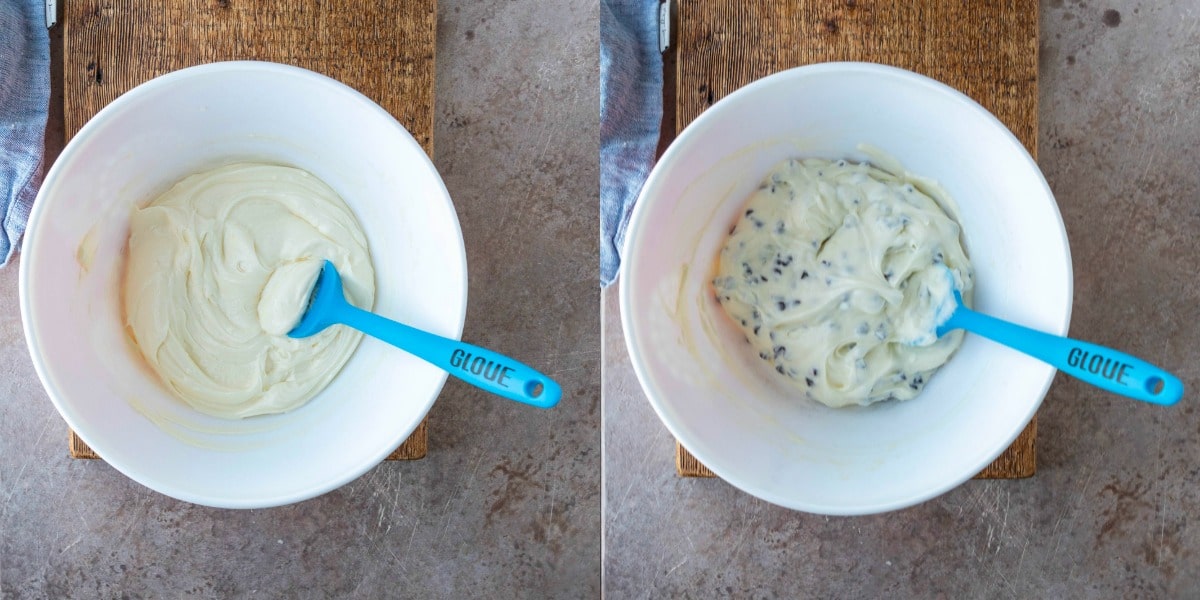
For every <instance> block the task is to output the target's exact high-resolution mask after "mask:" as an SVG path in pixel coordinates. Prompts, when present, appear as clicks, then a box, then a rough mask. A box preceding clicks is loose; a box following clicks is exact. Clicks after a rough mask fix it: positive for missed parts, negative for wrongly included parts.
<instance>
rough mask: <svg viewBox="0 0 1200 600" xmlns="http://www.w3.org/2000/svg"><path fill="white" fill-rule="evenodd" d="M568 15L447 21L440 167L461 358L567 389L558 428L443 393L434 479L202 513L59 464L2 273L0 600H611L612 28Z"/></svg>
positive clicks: (53, 428) (503, 4)
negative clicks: (607, 334) (605, 125)
mask: <svg viewBox="0 0 1200 600" xmlns="http://www.w3.org/2000/svg"><path fill="white" fill-rule="evenodd" d="M560 4H561V6H556V7H555V8H553V9H550V8H549V7H547V5H546V4H545V3H541V2H534V1H531V0H517V1H507V0H506V1H483V2H478V1H468V0H441V2H440V8H439V21H438V42H437V92H436V93H437V115H436V130H435V131H436V134H435V138H436V155H435V160H434V162H435V163H436V164H437V166H438V168H439V170H440V171H441V173H442V175H443V177H444V179H445V182H446V186H447V187H448V188H449V190H450V194H451V196H452V197H453V199H454V202H455V205H456V207H457V209H458V214H459V219H460V221H461V224H462V229H463V237H464V238H465V240H466V246H467V260H468V266H469V271H470V292H469V298H470V300H469V307H468V312H467V325H466V330H465V332H464V338H465V339H468V340H471V341H473V342H475V343H478V344H481V345H484V346H488V347H492V348H495V349H497V350H500V351H502V352H506V353H509V354H511V355H512V356H514V357H515V358H517V359H518V360H521V361H523V362H526V363H528V364H530V365H535V366H537V367H539V368H541V369H543V370H544V371H546V372H547V373H549V374H551V375H552V376H554V377H556V378H557V379H558V381H559V382H560V383H562V385H563V388H564V391H565V397H564V400H563V401H562V403H561V404H560V405H559V407H557V408H556V409H554V410H551V411H546V412H542V411H538V410H535V409H531V408H528V407H524V406H522V405H518V404H516V403H513V402H508V401H504V400H499V399H495V398H492V397H489V396H487V395H485V394H484V393H482V392H478V391H476V390H475V389H474V388H470V387H468V386H467V385H465V384H462V383H460V382H458V381H457V380H453V379H452V380H450V381H449V382H448V383H447V384H446V388H445V390H444V391H443V393H442V395H441V397H440V399H439V400H438V402H437V404H436V405H435V407H434V409H433V411H432V413H431V414H430V431H429V456H428V458H426V459H424V460H420V461H415V462H398V463H386V464H382V465H380V466H378V467H376V468H375V469H373V470H371V471H370V472H368V473H367V474H366V475H364V476H363V477H362V478H360V479H358V480H356V481H354V482H352V483H350V484H349V485H347V486H345V487H343V488H341V489H339V490H337V491H334V492H332V493H330V494H327V495H325V496H322V497H319V498H316V499H313V500H309V501H306V502H302V503H299V504H295V505H292V506H287V507H283V508H277V509H269V510H250V511H226V510H217V509H210V508H204V507H199V506H194V505H190V504H187V503H183V502H179V501H175V500H172V499H170V498H167V497H164V496H161V495H159V494H157V493H155V492H152V491H150V490H148V489H146V488H143V487H141V486H140V485H138V484H136V483H133V482H131V481H130V480H128V479H126V478H125V477H124V476H122V475H121V474H119V473H118V472H116V471H115V470H113V469H112V468H111V467H109V466H108V465H107V464H105V463H103V462H101V461H81V460H73V459H70V458H68V457H67V446H66V442H67V438H66V436H67V427H66V424H65V423H63V421H62V419H61V418H60V417H59V416H58V414H57V412H55V410H54V408H53V406H52V405H51V403H50V402H49V400H48V399H47V398H46V395H45V393H44V392H43V391H42V388H41V386H40V384H39V383H38V380H37V377H36V375H35V374H34V371H33V367H32V364H31V362H30V358H29V355H28V352H27V350H26V347H25V342H24V338H23V332H22V327H21V322H20V317H19V314H18V308H17V306H18V301H17V268H16V266H15V265H14V266H13V267H10V268H6V269H3V270H0V308H2V310H0V596H3V597H4V598H10V597H11V598H117V597H122V596H128V597H197V598H233V597H248V596H249V597H267V598H331V597H336V598H425V597H430V598H466V597H479V596H487V597H492V598H524V597H540V596H546V597H556V598H579V597H597V596H598V595H599V592H600V480H599V472H600V434H599V427H600V354H599V352H600V350H599V348H600V319H599V315H598V312H597V300H598V291H597V287H596V278H597V271H598V267H597V265H598V259H597V244H596V241H595V240H596V231H597V230H598V224H599V220H598V214H597V210H596V198H597V194H598V189H599V188H598V178H599V175H598V167H597V162H596V153H597V147H598V143H599V142H598V139H599V127H598V124H597V115H598V111H597V107H598V105H599V90H598V80H599V61H598V58H597V49H598V45H599V41H598V30H597V22H598V19H599V13H598V4H597V3H596V2H594V0H574V1H571V2H562V3H560ZM56 91H57V92H58V95H57V97H56V98H55V101H56V102H58V103H61V89H58V90H56ZM61 118H62V117H61V113H59V114H57V115H56V117H55V118H54V119H52V121H53V122H52V123H51V126H50V130H51V138H54V137H55V136H57V137H58V138H60V139H61V136H62V129H61ZM51 145H52V146H53V143H52V144H51ZM52 150H53V149H52Z"/></svg>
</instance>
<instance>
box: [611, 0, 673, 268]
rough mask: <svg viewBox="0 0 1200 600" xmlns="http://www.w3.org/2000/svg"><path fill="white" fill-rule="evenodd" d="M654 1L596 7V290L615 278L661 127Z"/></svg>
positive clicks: (621, 0)
mask: <svg viewBox="0 0 1200 600" xmlns="http://www.w3.org/2000/svg"><path fill="white" fill-rule="evenodd" d="M658 6H659V2H658V0H602V1H601V3H600V284H601V285H605V286H606V285H608V284H610V283H612V282H613V280H614V279H616V277H617V270H618V268H619V267H620V264H621V256H620V253H621V245H622V244H623V243H624V240H625V226H626V224H628V222H629V214H630V212H631V211H632V210H633V204H634V202H635V201H636V200H637V197H638V193H639V192H641V189H642V183H643V182H645V181H646V175H648V174H649V172H650V167H651V166H653V164H654V153H655V150H656V149H657V147H658V137H659V127H660V126H661V124H662V86H663V76H662V54H661V53H660V52H659V47H658Z"/></svg>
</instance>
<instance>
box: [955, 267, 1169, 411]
mask: <svg viewBox="0 0 1200 600" xmlns="http://www.w3.org/2000/svg"><path fill="white" fill-rule="evenodd" d="M942 268H943V269H946V277H947V278H949V279H950V281H951V282H953V281H954V277H953V275H952V274H951V273H950V270H949V269H948V268H946V267H944V266H943V267H942ZM950 289H951V290H952V291H953V292H954V293H953V294H952V297H950V298H947V299H946V300H945V302H947V303H951V302H952V303H953V306H946V305H943V306H941V307H939V308H938V311H937V313H936V314H939V315H943V319H944V320H942V321H941V322H940V324H939V325H938V326H937V336H938V337H942V336H943V335H945V334H946V333H948V332H950V331H952V330H955V329H965V330H967V331H970V332H971V333H976V334H979V335H981V336H983V337H985V338H988V339H990V340H992V341H994V342H999V343H1001V344H1004V345H1005V346H1008V347H1009V348H1012V349H1014V350H1018V351H1020V352H1024V353H1025V354H1028V355H1030V356H1032V357H1034V358H1036V359H1038V360H1041V361H1042V362H1045V363H1047V364H1049V365H1051V366H1053V367H1055V368H1056V369H1058V370H1060V371H1062V372H1063V373H1066V374H1067V375H1070V376H1072V377H1074V378H1076V379H1079V380H1081V381H1084V382H1086V383H1090V384H1092V385H1094V386H1096V387H1098V388H1101V389H1104V390H1108V391H1110V392H1113V393H1114V394H1121V395H1122V396H1128V397H1130V398H1133V399H1135V400H1141V401H1143V402H1149V403H1151V404H1161V405H1171V404H1175V403H1176V402H1179V399H1180V398H1182V397H1183V382H1181V381H1180V380H1179V378H1178V377H1175V376H1174V375H1172V374H1170V373H1168V372H1166V371H1165V370H1163V369H1160V368H1158V367H1156V366H1154V365H1152V364H1150V363H1148V362H1146V361H1144V360H1142V359H1140V358H1137V357H1134V356H1130V355H1128V354H1125V353H1124V352H1118V351H1116V350H1113V349H1112V348H1105V347H1104V346H1100V345H1097V344H1092V343H1089V342H1082V341H1079V340H1073V339H1071V338H1066V337H1062V336H1057V335H1052V334H1049V333H1045V332H1042V331H1036V330H1033V329H1029V328H1028V327H1022V326H1020V325H1017V324H1015V323H1010V322H1008V321H1004V320H1002V319H997V318H995V317H991V316H988V315H985V314H983V313H978V312H975V311H973V310H971V309H969V308H967V307H966V306H964V305H963V299H962V294H961V293H959V290H958V288H957V287H956V286H955V285H954V284H953V283H951V286H950ZM947 314H948V315H949V316H948V317H945V315H947Z"/></svg>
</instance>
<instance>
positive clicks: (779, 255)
mask: <svg viewBox="0 0 1200 600" xmlns="http://www.w3.org/2000/svg"><path fill="white" fill-rule="evenodd" d="M943 266H945V267H949V270H950V272H951V273H953V274H954V278H955V280H954V283H955V285H957V286H959V287H961V288H963V290H964V296H966V297H968V298H969V300H968V302H969V303H971V304H972V305H973V306H974V308H976V309H978V310H981V311H983V312H985V313H988V314H993V315H996V316H998V317H1001V318H1005V319H1008V320H1011V321H1015V322H1019V323H1022V324H1025V325H1028V326H1031V327H1033V328H1035V329H1040V330H1044V331H1048V332H1052V333H1065V332H1066V329H1067V325H1068V322H1069V318H1070V312H1071V299H1072V274H1071V259H1070V249H1069V246H1068V244H1067V239H1066V234H1065V230H1064V228H1063V224H1062V219H1061V216H1060V215H1059V212H1058V207H1057V205H1056V203H1055V201H1054V197H1053V195H1052V193H1051V191H1050V189H1049V187H1048V185H1047V184H1046V182H1045V179H1044V178H1043V176H1042V174H1041V172H1040V170H1039V169H1038V167H1037V165H1036V163H1035V162H1034V160H1033V159H1032V158H1031V157H1030V155H1029V154H1028V152H1027V151H1026V150H1025V149H1024V147H1022V145H1021V143H1020V142H1019V141H1018V140H1017V139H1016V138H1015V137H1014V136H1013V134H1012V133H1011V132H1010V131H1009V130H1008V129H1007V128H1006V127H1005V126H1004V125H1003V124H1002V123H1000V122H999V121H998V120H997V119H996V118H995V117H994V116H992V115H991V114H990V113H988V112H987V111H986V110H985V109H983V108H982V107H981V106H979V105H978V104H977V103H975V102H974V101H972V100H970V99H969V98H967V97H966V96H964V95H963V94H961V93H959V92H958V91H956V90H953V89H952V88H949V87H947V86H945V85H943V84H941V83H939V82H937V81H934V80H932V79H929V78H926V77H923V76H920V75H917V74H915V73H911V72H908V71H904V70H901V69H896V68H892V67H886V66H882V65H874V64H865V63H827V64H818V65H812V66H806V67H800V68H796V69H792V70H788V71H784V72H781V73H777V74H775V75H772V76H769V77H766V78H764V79H761V80H758V81H756V82H753V83H751V84H749V85H747V86H745V87H744V88H742V89H740V90H737V91H735V92H734V93H732V94H730V95H729V96H727V97H725V98H724V99H722V100H720V101H719V102H717V103H716V104H715V105H713V106H712V107H710V108H709V109H707V110H706V111H705V112H704V113H703V114H701V115H700V117H698V118H697V119H696V120H695V121H694V122H693V123H692V124H691V125H690V126H688V127H687V128H686V129H685V130H684V131H683V132H681V133H680V135H679V136H678V137H677V138H676V139H675V141H674V142H673V143H672V145H671V146H670V148H668V150H667V151H666V153H665V154H664V155H663V156H662V158H661V159H660V160H659V161H658V164H657V165H656V166H655V167H654V169H653V171H652V172H651V174H650V176H649V178H648V179H647V181H646V184H645V186H644V187H643V190H642V192H641V195H640V197H639V199H638V202H637V204H636V206H635V208H634V211H633V214H632V216H631V219H630V223H629V227H628V230H627V234H626V240H625V246H624V250H623V255H622V271H621V278H620V306H621V318H622V325H623V328H624V333H625V337H626V345H627V347H628V350H629V354H630V359H631V362H632V363H633V367H634V370H635V372H636V374H637V377H638V379H639V382H640V383H641V385H642V388H643V390H644V391H645V394H646V397H647V399H648V401H649V402H650V404H651V406H652V407H653V408H654V410H655V412H656V413H657V414H658V416H659V418H660V419H661V420H662V422H663V424H664V425H665V426H666V427H667V429H668V430H669V431H670V432H671V433H672V435H674V436H675V437H676V439H678V440H679V441H680V443H681V444H682V445H683V446H684V447H686V448H687V449H688V450H689V451H690V452H691V453H692V454H693V455H694V456H695V457H696V458H697V459H698V460H699V461H700V462H701V463H703V464H704V465H705V466H707V467H708V468H710V469H711V470H712V471H713V472H714V473H716V474H717V475H718V476H720V477H721V478H723V479H725V480H726V481H728V482H729V483H731V484H732V485H734V486H736V487H738V488H740V489H742V490H744V491H746V492H748V493H750V494H753V495H755V496H757V497H759V498H762V499H765V500H768V501H770V502H773V503H775V504H779V505H781V506H785V507H789V508H793V509H797V510H802V511H806V512H813V513H820V514H830V515H854V514H869V513H878V512H885V511H889V510H895V509H899V508H903V507H906V506H911V505H913V504H916V503H919V502H922V501H924V500H928V499H930V498H933V497H935V496H937V495H939V494H941V493H944V492H945V491H947V490H949V489H951V488H953V487H955V486H957V485H959V484H961V483H962V482H964V481H966V480H967V479H969V478H970V477H972V476H974V475H975V474H977V473H979V472H980V471H981V470H982V469H983V468H985V467H986V466H987V465H988V464H989V463H990V462H991V461H992V460H994V459H995V458H996V457H997V456H999V455H1000V453H1001V452H1003V451H1004V449H1005V448H1007V447H1008V445H1009V444H1010V443H1012V441H1013V440H1014V439H1015V438H1016V437H1017V435H1018V434H1019V433H1020V432H1021V430H1022V429H1023V428H1024V427H1025V425H1026V424H1027V423H1028V422H1029V420H1030V419H1031V418H1032V416H1033V415H1034V413H1035V412H1036V410H1037V408H1038V406H1039V405H1040V403H1041V401H1042V398H1043V397H1044V396H1045V393H1046V390H1047V388H1048V386H1049V385H1050V381H1051V379H1052V377H1053V375H1054V369H1053V368H1051V367H1049V366H1047V365H1045V364H1043V363H1040V362H1038V361H1037V360H1035V359H1032V358H1030V357H1027V356H1025V355H1023V354H1020V353H1018V352H1014V351H1012V350H1009V349H1007V348H1004V347H1001V346H999V345H995V344H992V343H991V342H989V341H987V340H984V339H982V338H979V337H977V336H971V335H965V336H964V335H962V334H961V333H959V334H955V335H954V336H953V337H950V336H947V338H942V339H941V340H935V339H933V338H932V337H926V338H924V339H922V337H921V336H920V335H919V334H920V331H919V330H920V329H921V328H922V327H926V326H925V325H923V324H922V323H920V322H917V321H914V320H913V319H911V318H908V317H905V316H904V315H905V314H915V313H914V312H913V311H917V309H919V308H920V307H921V305H922V303H924V305H925V306H926V307H927V306H928V305H929V303H930V297H929V295H930V294H933V293H943V294H944V293H945V292H946V286H945V281H944V280H943V279H940V278H939V277H935V274H937V273H942V272H944V270H943V269H942V268H941V267H943ZM939 285H940V286H941V287H940V288H939V287H938V286H939ZM938 290H940V292H939V291H938ZM922 294H924V295H922ZM906 311H907V312H906ZM927 320H928V319H927ZM904 343H909V344H913V345H914V346H921V347H922V348H919V349H918V350H921V352H917V353H914V352H911V351H910V350H912V349H911V348H904V347H902V346H903V344H904ZM934 344H939V345H941V346H933V345H934ZM926 347H928V348H932V351H925V350H924V348H926Z"/></svg>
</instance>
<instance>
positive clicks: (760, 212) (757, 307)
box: [713, 159, 972, 407]
mask: <svg viewBox="0 0 1200 600" xmlns="http://www.w3.org/2000/svg"><path fill="white" fill-rule="evenodd" d="M914 183H916V185H914ZM919 186H920V183H919V182H914V181H912V180H909V179H905V178H902V177H897V176H895V175H892V174H890V173H887V172H885V171H882V170H880V169H877V168H874V167H872V166H870V165H868V164H855V163H850V162H847V161H836V162H831V161H826V160H816V159H810V160H803V161H800V160H791V161H787V162H785V163H783V164H781V165H780V166H778V167H777V168H776V169H775V170H774V171H772V173H771V174H770V175H769V176H768V178H767V180H766V182H764V183H763V185H762V186H761V187H760V188H759V190H758V191H757V192H756V193H755V194H754V195H753V196H752V197H751V198H750V199H749V201H748V203H747V204H746V206H745V208H744V210H743V213H742V215H741V217H740V218H739V220H738V222H737V223H736V224H735V225H734V228H733V229H732V230H731V231H730V235H729V238H728V239H727V240H726V243H725V245H724V247H723V248H722V249H721V252H720V255H719V257H718V264H717V273H716V277H715V278H714V280H713V288H714V292H715V294H716V296H717V300H718V301H720V302H721V304H722V306H723V307H724V309H725V311H726V313H727V314H728V315H729V316H730V317H731V318H732V319H733V321H734V322H735V323H737V324H738V325H739V326H740V327H741V329H742V330H743V332H744V333H745V334H746V338H747V339H748V340H749V341H750V343H751V344H752V345H753V346H754V348H755V350H756V351H757V352H758V355H759V357H760V358H762V359H763V360H765V361H767V362H769V363H771V364H772V366H774V368H775V370H776V371H777V372H779V373H780V374H782V375H783V376H784V377H786V378H787V379H786V380H787V381H789V382H790V383H792V384H793V385H795V386H796V387H798V388H799V389H801V390H803V391H804V394H805V395H806V396H807V397H809V398H812V399H814V400H817V401H819V402H822V403H824V404H827V405H829V406H834V407H838V406H847V405H852V404H869V403H872V402H877V401H880V400H886V399H890V398H895V399H900V400H906V399H909V398H912V397H913V396H916V395H917V394H918V393H920V391H921V389H922V388H923V387H924V385H925V382H927V381H928V380H929V378H930V376H931V375H932V374H933V372H934V371H935V370H937V368H938V367H940V366H941V365H943V364H944V363H945V362H946V361H947V360H948V359H949V358H950V355H951V354H953V353H954V351H955V350H956V349H957V348H958V346H959V345H960V344H961V343H962V332H961V331H955V332H951V333H949V334H947V335H946V336H944V337H942V338H941V339H937V338H936V337H935V335H934V334H933V331H934V329H935V325H936V323H934V322H933V321H934V318H935V316H936V311H937V307H938V305H939V303H940V302H941V301H942V300H944V299H945V298H947V296H948V294H950V285H949V284H950V282H949V281H948V280H947V278H946V277H945V270H944V269H943V268H942V265H945V267H948V268H949V269H950V271H951V273H952V274H953V275H952V276H953V278H954V283H955V285H956V286H957V287H958V288H959V289H961V290H962V292H963V296H964V298H965V299H966V300H965V301H967V302H969V300H970V297H971V294H970V291H971V288H972V271H971V265H970V262H969V261H968V260H967V255H966V252H965V251H964V250H963V246H962V243H961V240H960V232H961V229H960V227H959V225H958V223H956V222H955V221H954V220H953V219H952V218H950V216H948V215H947V214H946V211H945V210H943V208H942V207H941V206H939V205H938V203H937V202H935V201H934V200H933V199H932V198H930V197H929V196H928V195H927V194H925V193H924V192H922V190H921V189H920V187H919Z"/></svg>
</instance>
